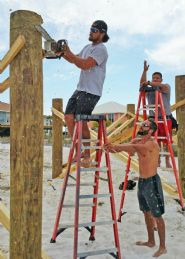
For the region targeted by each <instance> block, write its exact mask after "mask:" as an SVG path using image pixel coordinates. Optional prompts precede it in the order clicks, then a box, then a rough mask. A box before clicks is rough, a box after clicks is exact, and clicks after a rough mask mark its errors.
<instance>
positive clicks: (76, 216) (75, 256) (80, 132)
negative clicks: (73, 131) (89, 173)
mask: <svg viewBox="0 0 185 259" xmlns="http://www.w3.org/2000/svg"><path fill="white" fill-rule="evenodd" d="M77 134H78V145H77V163H76V196H75V218H74V249H73V259H76V258H77V252H78V224H79V196H80V159H81V145H82V121H77Z"/></svg>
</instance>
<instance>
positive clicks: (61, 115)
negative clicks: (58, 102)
mask: <svg viewBox="0 0 185 259" xmlns="http://www.w3.org/2000/svg"><path fill="white" fill-rule="evenodd" d="M51 110H52V113H53V114H54V115H56V116H58V117H59V118H60V119H61V120H62V121H63V123H65V119H64V113H63V112H60V111H58V110H57V109H55V108H54V107H53V108H52V109H51Z"/></svg>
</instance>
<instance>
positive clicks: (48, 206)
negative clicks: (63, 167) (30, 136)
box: [0, 143, 185, 259]
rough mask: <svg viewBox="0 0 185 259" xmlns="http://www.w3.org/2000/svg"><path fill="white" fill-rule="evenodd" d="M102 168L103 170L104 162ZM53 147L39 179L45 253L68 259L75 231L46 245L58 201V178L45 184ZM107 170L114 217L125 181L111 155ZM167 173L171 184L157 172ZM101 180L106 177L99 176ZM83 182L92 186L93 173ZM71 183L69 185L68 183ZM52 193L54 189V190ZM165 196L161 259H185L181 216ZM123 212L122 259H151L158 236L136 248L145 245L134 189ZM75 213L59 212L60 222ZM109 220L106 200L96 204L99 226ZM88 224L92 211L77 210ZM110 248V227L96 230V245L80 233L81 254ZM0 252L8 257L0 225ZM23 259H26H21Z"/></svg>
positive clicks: (1, 163)
mask: <svg viewBox="0 0 185 259" xmlns="http://www.w3.org/2000/svg"><path fill="white" fill-rule="evenodd" d="M68 152H69V149H68V148H64V161H66V160H67V156H68ZM102 165H104V160H103V163H102ZM51 166H52V165H51V146H44V177H43V234H42V243H43V249H44V250H45V251H46V253H47V255H49V256H50V257H51V258H52V259H65V258H66V259H67V258H69V259H70V258H72V251H73V229H67V230H65V231H64V232H63V233H62V234H61V235H59V236H58V237H57V242H56V243H55V244H51V243H50V239H51V236H52V231H53V226H54V221H55V216H56V209H57V205H58V201H59V197H60V192H61V191H60V190H61V183H62V180H61V179H56V180H53V181H52V185H53V187H54V188H53V187H52V186H51V185H49V184H48V180H50V179H51ZM111 167H112V176H113V186H114V194H115V203H116V212H117V214H118V210H119V204H120V198H121V191H120V190H119V188H118V187H119V184H120V182H121V181H123V175H124V170H125V164H124V163H123V162H122V161H120V160H118V159H116V158H115V157H114V156H112V155H111ZM161 174H163V175H164V174H165V178H166V179H168V178H169V181H170V182H171V181H173V173H170V172H161ZM136 176H137V174H136V173H135V172H131V173H130V179H133V178H134V177H136ZM102 177H106V176H105V175H102ZM9 178H10V166H9V144H3V143H0V198H1V199H2V201H3V203H4V204H5V205H6V206H7V207H8V208H9V191H10V188H9V186H10V185H9ZM81 181H82V182H92V181H93V173H90V172H84V173H83V174H82V177H81ZM70 182H73V181H71V180H70ZM55 189H56V190H55ZM107 192H108V186H107V182H106V181H100V190H99V193H107ZM81 193H84V194H92V190H91V188H89V187H82V188H81ZM164 195H165V207H166V213H165V215H164V220H165V223H166V246H167V254H165V255H162V256H161V257H160V258H164V259H183V258H185V245H184V243H185V216H184V215H183V214H182V213H181V212H179V210H180V206H179V205H178V203H177V202H176V201H174V199H173V198H172V197H170V196H169V195H168V194H167V193H164ZM73 202H74V188H71V187H68V189H67V193H66V199H65V203H73ZM124 211H126V212H127V213H126V214H125V215H124V216H123V217H122V222H121V223H118V228H119V238H120V245H121V254H122V258H125V259H149V258H153V257H152V255H153V254H154V252H155V251H156V250H157V248H158V235H157V232H156V233H155V234H156V246H155V247H154V248H148V247H140V246H136V245H135V242H136V241H138V240H144V241H145V240H146V228H145V222H144V218H143V214H142V213H141V212H140V211H139V207H138V201H137V187H136V188H135V189H134V190H132V191H127V192H126V198H125V205H124ZM73 219H74V209H71V208H65V209H63V212H62V216H61V221H62V222H63V223H64V224H65V223H73ZM109 219H111V213H110V203H109V199H107V198H100V199H99V206H98V212H97V221H106V220H109ZM90 221H91V209H90V208H81V209H80V222H90ZM111 247H114V239H113V230H112V226H111V225H108V226H107V225H105V226H100V227H97V228H96V240H95V241H94V242H92V241H89V232H88V231H87V230H86V229H84V228H83V229H80V230H79V252H80V251H81V252H84V251H88V250H96V249H105V248H111ZM0 251H2V252H3V253H5V254H6V255H7V257H8V255H9V233H8V231H7V230H6V229H5V228H4V227H3V226H2V225H1V224H0ZM88 258H92V259H98V258H107V259H108V258H113V257H112V256H110V255H101V256H100V255H98V256H92V257H88ZM24 259H25V258H24Z"/></svg>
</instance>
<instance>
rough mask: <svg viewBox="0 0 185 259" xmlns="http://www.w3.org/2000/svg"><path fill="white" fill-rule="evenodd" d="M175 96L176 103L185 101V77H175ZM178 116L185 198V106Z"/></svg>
mask: <svg viewBox="0 0 185 259" xmlns="http://www.w3.org/2000/svg"><path fill="white" fill-rule="evenodd" d="M175 94H176V102H179V101H181V100H183V99H185V75H182V76H176V77H175ZM176 114H177V120H178V122H179V130H178V132H177V139H178V162H179V178H180V182H181V187H182V193H183V197H184V198H185V134H184V132H185V105H182V106H180V107H178V108H177V110H176Z"/></svg>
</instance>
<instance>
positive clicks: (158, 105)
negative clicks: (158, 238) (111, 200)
mask: <svg viewBox="0 0 185 259" xmlns="http://www.w3.org/2000/svg"><path fill="white" fill-rule="evenodd" d="M150 91H154V92H155V104H153V105H147V104H146V93H147V92H150ZM141 103H142V108H140V106H141ZM158 109H160V110H161V114H162V120H158ZM140 110H143V119H144V120H147V117H148V116H147V110H153V111H154V113H155V118H154V120H155V123H156V124H157V125H158V123H163V124H164V128H165V135H166V136H165V137H160V136H158V130H157V131H156V132H155V135H154V137H155V140H156V141H157V140H161V141H162V140H164V139H165V140H166V141H167V146H168V153H165V152H162V154H168V155H170V157H171V161H172V167H173V172H174V176H175V181H176V185H177V191H178V195H179V203H180V205H181V207H182V210H185V207H184V202H183V196H182V190H181V186H180V183H179V176H178V175H179V174H178V170H177V166H176V162H175V158H174V152H173V149H172V143H171V139H170V134H169V130H168V126H167V119H166V114H165V109H164V104H163V99H162V94H161V92H160V90H159V88H158V87H148V86H146V87H141V88H140V94H139V100H138V105H137V110H136V117H135V121H134V129H133V132H132V139H133V138H135V137H136V130H137V124H138V118H139V112H140ZM160 154H161V152H160ZM130 164H131V156H130V155H129V156H128V160H127V165H126V170H125V178H124V185H123V190H122V195H121V202H120V208H119V215H118V221H119V222H121V217H122V215H124V212H123V205H124V200H125V192H126V188H127V184H128V177H129V172H130Z"/></svg>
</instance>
